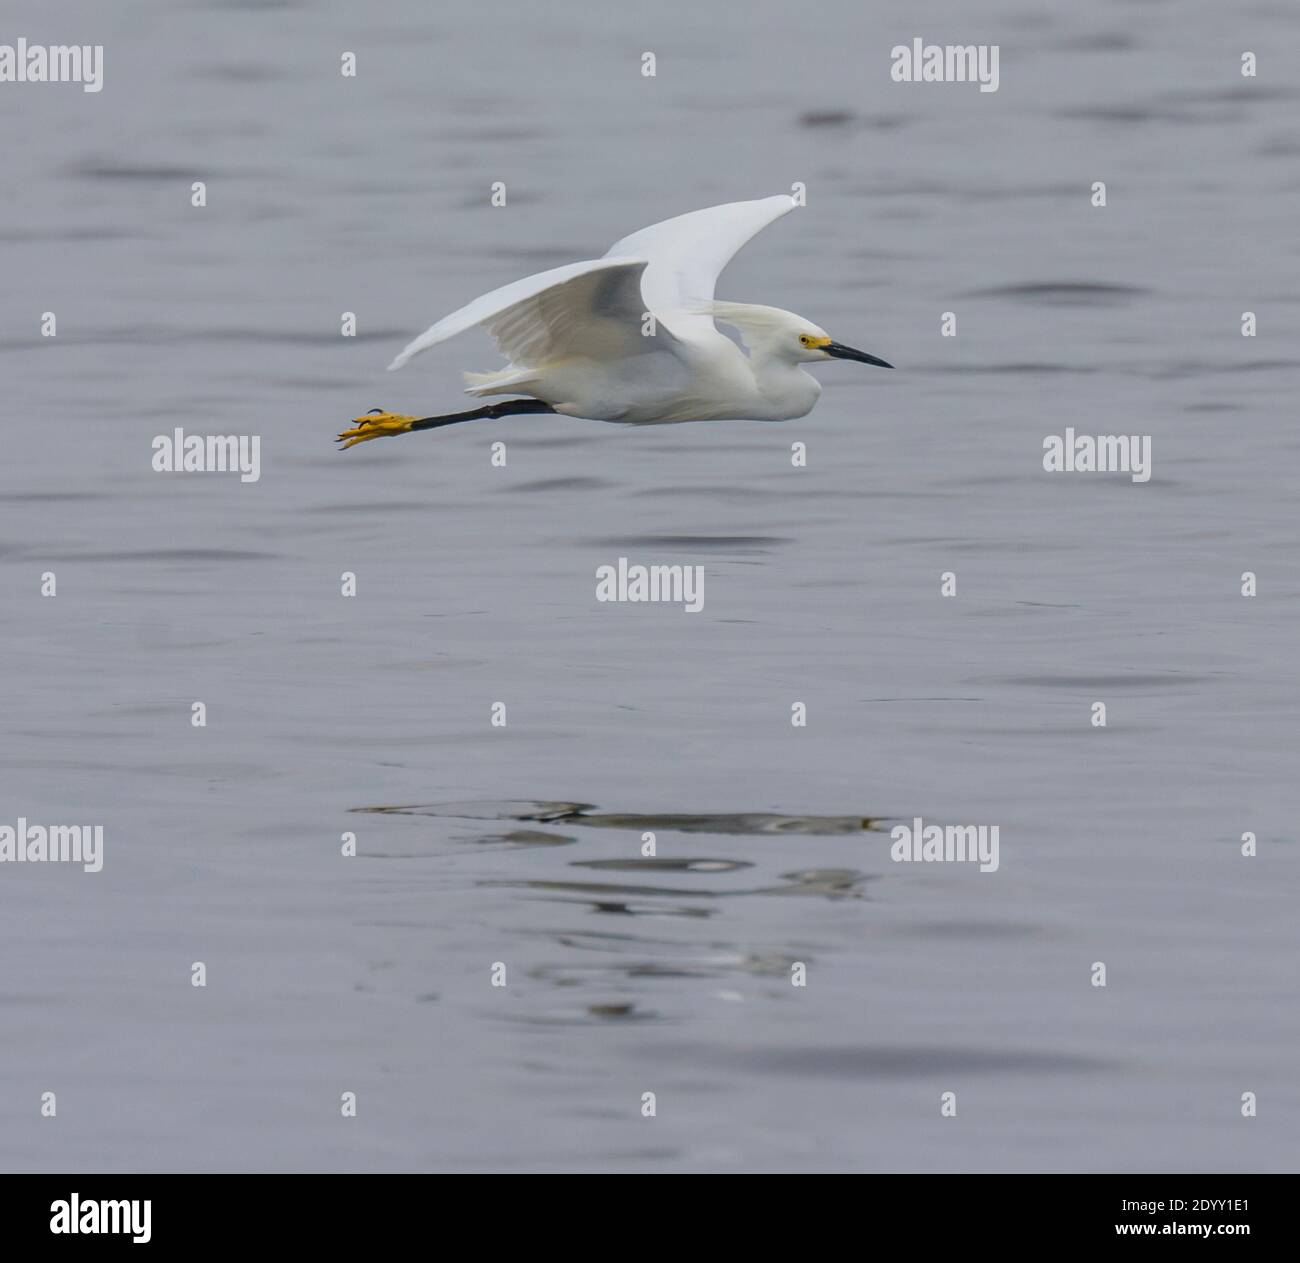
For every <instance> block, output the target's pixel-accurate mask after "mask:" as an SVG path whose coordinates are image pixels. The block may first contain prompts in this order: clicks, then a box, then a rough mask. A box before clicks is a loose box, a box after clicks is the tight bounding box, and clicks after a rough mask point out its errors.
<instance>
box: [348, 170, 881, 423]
mask: <svg viewBox="0 0 1300 1263" xmlns="http://www.w3.org/2000/svg"><path fill="white" fill-rule="evenodd" d="M796 205H797V203H796V202H795V200H794V199H793V198H792V197H788V196H786V195H784V194H781V195H778V196H776V197H765V198H759V199H758V200H757V201H752V202H731V203H729V204H727V205H725V206H713V207H709V208H708V209H707V210H698V211H692V212H690V213H689V214H685V215H678V216H677V217H676V218H674V219H667V220H664V221H663V222H662V223H659V224H653V225H651V226H650V227H649V228H642V229H641V230H640V231H639V232H634V233H632V234H631V235H630V236H627V237H624V238H623V239H622V240H620V241H617V242H615V243H614V245H613V246H611V247H610V249H609V251H608V253H606V254H605V256H604V257H603V258H600V259H588V260H586V261H584V262H581V263H570V264H567V265H566V266H564V267H558V268H552V269H550V270H549V271H547V272H539V273H538V274H537V275H535V276H529V277H525V278H524V279H523V280H521V281H514V282H513V283H512V284H509V285H503V286H502V287H501V288H500V289H495V290H493V291H492V292H491V293H489V294H484V295H483V296H482V297H481V298H476V299H474V301H473V302H471V303H467V304H466V305H465V306H464V307H462V308H460V309H459V310H458V311H454V312H452V313H451V315H449V316H444V317H443V318H442V319H441V320H439V321H438V323H437V324H435V325H433V326H432V327H431V328H429V329H427V330H426V331H425V332H424V333H422V334H421V335H420V336H419V337H418V338H416V339H415V340H414V341H413V342H411V343H410V345H409V346H407V347H406V348H405V349H404V350H403V351H402V352H401V354H399V355H398V356H397V358H396V359H395V360H393V362H392V363H391V364H390V365H389V366H388V367H389V368H390V369H396V368H401V367H402V365H404V364H406V363H407V362H408V361H409V360H411V359H412V358H414V357H415V356H417V355H419V354H420V353H421V352H422V351H427V350H428V349H429V348H430V347H432V346H437V345H438V344H439V343H440V342H445V341H446V340H447V339H448V338H452V337H455V336H456V334H458V333H463V332H464V331H465V330H467V329H470V328H473V327H475V326H478V325H481V326H483V327H485V328H486V329H487V331H488V332H489V333H490V334H491V335H492V337H493V338H494V339H495V340H496V343H497V346H498V348H499V349H500V351H501V353H502V354H503V355H504V356H505V357H506V359H507V360H508V361H509V363H508V365H507V366H506V367H505V368H504V369H500V370H497V371H495V372H489V373H466V374H465V379H466V391H467V393H469V394H471V395H475V396H478V397H483V396H489V395H502V394H511V395H525V396H528V398H529V399H530V400H536V401H540V402H539V403H531V404H529V405H528V406H527V410H531V411H537V410H543V411H545V410H548V407H549V410H554V411H555V412H559V413H563V414H565V415H568V416H575V417H589V418H592V419H594V420H601V421H623V422H630V423H636V424H643V425H646V424H663V423H668V422H678V421H706V420H718V419H723V418H751V419H753V420H760V421H784V420H787V419H790V418H792V417H801V416H803V415H804V414H805V413H807V412H808V411H809V410H810V409H811V408H812V406H813V405H814V404H815V403H816V402H817V399H818V396H819V395H820V394H821V386H820V384H819V383H818V382H817V380H816V378H814V377H813V376H812V375H811V374H809V373H806V372H804V371H803V369H802V368H800V367H799V365H800V364H801V363H808V362H812V361H816V360H827V359H837V358H838V359H858V360H862V361H865V362H867V363H871V364H880V365H882V366H884V367H888V365H886V364H885V362H884V361H883V360H878V359H876V358H875V357H874V356H869V355H866V354H864V353H863V352H860V351H854V350H852V349H851V348H849V347H844V346H841V345H840V344H839V343H837V342H832V341H831V339H830V336H829V335H828V334H827V333H826V332H825V331H824V330H823V329H820V328H818V327H817V326H816V325H814V324H812V323H811V322H810V321H807V320H804V319H803V318H802V317H801V316H796V315H794V314H793V313H792V312H788V311H782V310H780V309H779V308H776V307H759V306H754V305H751V304H746V303H722V302H717V301H716V300H715V299H714V286H715V285H716V283H717V279H718V274H719V273H720V272H721V271H722V269H723V268H724V267H726V265H727V263H728V262H729V261H730V260H731V259H732V257H733V256H734V255H735V254H736V252H737V251H738V250H739V249H740V248H741V247H742V246H743V245H744V244H745V243H746V242H747V241H749V240H750V238H751V237H753V236H754V235H755V234H756V233H757V232H759V231H760V230H761V229H762V228H764V227H766V226H767V225H768V224H770V223H772V222H773V221H774V220H777V219H779V218H780V217H781V216H782V215H787V214H789V213H790V211H792V210H794V209H795V207H796ZM648 317H653V320H650V319H648ZM719 321H720V322H722V323H724V324H727V325H730V326H732V327H733V328H734V329H736V330H737V332H738V333H739V334H740V337H741V339H742V340H743V343H744V346H743V347H741V346H739V345H737V343H736V342H734V341H733V340H732V339H731V338H729V337H727V336H726V335H725V334H723V333H722V332H721V331H720V330H719V329H718V327H717V322H719ZM510 410H511V409H510V406H509V405H508V404H497V405H494V406H493V407H491V408H488V409H481V410H479V411H477V412H469V413H459V414H455V415H454V417H447V418H437V417H430V418H424V419H423V421H418V420H416V419H415V418H411V417H398V416H394V415H393V414H390V413H380V414H378V416H371V417H369V418H367V417H358V418H357V428H356V429H355V430H351V431H348V432H347V433H345V434H343V435H341V436H340V438H342V439H344V440H347V441H346V442H345V443H344V446H351V445H352V443H353V442H363V441H365V440H366V439H370V438H377V437H380V435H382V434H396V433H404V432H405V431H406V430H410V429H413V428H414V429H421V428H431V427H432V425H434V424H435V423H437V424H448V423H450V421H452V420H458V421H459V420H471V419H473V418H475V417H477V416H497V415H506V414H508V413H509V411H510ZM520 410H523V409H520Z"/></svg>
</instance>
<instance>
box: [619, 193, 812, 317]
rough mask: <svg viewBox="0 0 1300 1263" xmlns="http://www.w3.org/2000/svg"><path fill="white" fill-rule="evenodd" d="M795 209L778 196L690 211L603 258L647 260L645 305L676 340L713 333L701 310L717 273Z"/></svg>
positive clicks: (645, 231) (628, 240) (636, 235)
mask: <svg viewBox="0 0 1300 1263" xmlns="http://www.w3.org/2000/svg"><path fill="white" fill-rule="evenodd" d="M797 205H798V203H797V202H796V201H795V200H794V198H793V197H790V196H788V195H786V194H784V193H779V194H777V196H775V197H760V198H758V199H757V200H756V201H753V202H728V203H727V204H726V205H725V206H710V207H709V208H708V209H707V210H698V211H690V212H689V213H688V214H685V215H678V216H677V217H676V218H675V219H665V220H664V221H663V223H660V224H651V225H650V227H649V228H642V229H641V231H640V232H634V233H633V234H632V235H631V236H630V237H624V238H623V239H622V240H621V241H617V242H615V243H614V245H612V246H611V247H610V249H609V253H608V254H606V256H605V257H606V258H607V259H610V258H615V257H622V258H638V259H648V260H649V263H648V265H647V267H646V270H645V275H644V276H643V277H642V278H641V293H642V295H643V297H644V298H645V302H646V307H647V309H648V310H649V311H652V312H654V314H655V316H656V317H657V318H658V319H659V320H660V321H661V322H662V323H664V324H666V325H668V326H669V328H670V329H671V330H672V331H673V332H674V333H675V334H677V336H678V337H680V338H689V337H690V336H691V335H692V333H697V334H698V333H700V332H706V333H707V332H713V330H714V325H713V318H712V316H710V315H708V314H706V313H705V312H704V311H703V310H702V309H704V308H706V307H707V306H708V304H709V303H710V302H711V301H712V300H713V288H714V285H715V284H716V283H717V279H718V274H719V273H720V272H721V271H722V269H723V268H725V267H726V266H727V264H728V263H729V262H730V261H731V259H732V258H733V257H734V256H735V255H736V253H737V251H739V250H740V248H741V246H743V245H744V244H745V243H746V242H747V241H749V240H750V238H752V237H753V236H754V235H755V234H756V233H758V232H759V231H760V230H762V229H763V228H766V227H767V225H768V224H770V223H772V222H773V221H774V220H777V219H780V218H781V216H782V215H788V214H789V213H790V212H791V211H792V210H794V208H795V207H796V206H797Z"/></svg>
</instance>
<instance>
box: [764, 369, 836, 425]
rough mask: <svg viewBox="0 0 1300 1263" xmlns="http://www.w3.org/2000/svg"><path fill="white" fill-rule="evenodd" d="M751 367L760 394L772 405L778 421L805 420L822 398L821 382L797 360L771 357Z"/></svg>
mask: <svg viewBox="0 0 1300 1263" xmlns="http://www.w3.org/2000/svg"><path fill="white" fill-rule="evenodd" d="M755 360H756V361H757V362H756V363H755V362H754V361H755ZM751 363H753V364H754V380H755V381H756V382H757V384H758V389H759V393H760V394H761V395H762V396H763V398H764V399H766V400H768V401H770V403H771V405H772V414H773V416H774V417H776V418H777V419H778V420H782V421H785V420H789V419H791V418H793V417H802V416H804V415H805V414H806V413H809V412H811V411H812V408H813V405H814V404H815V403H816V402H817V400H818V399H819V398H820V397H821V393H822V385H821V382H819V381H818V380H817V379H816V378H815V377H814V376H813V375H812V374H811V373H805V372H804V370H803V369H802V368H801V367H800V365H799V364H798V363H796V362H795V361H794V360H789V359H786V358H785V357H784V356H772V355H769V356H762V357H758V356H755V357H753V359H751Z"/></svg>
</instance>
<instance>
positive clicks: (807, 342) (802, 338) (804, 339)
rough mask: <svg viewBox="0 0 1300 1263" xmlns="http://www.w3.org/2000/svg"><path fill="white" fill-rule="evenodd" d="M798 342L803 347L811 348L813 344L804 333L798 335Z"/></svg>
mask: <svg viewBox="0 0 1300 1263" xmlns="http://www.w3.org/2000/svg"><path fill="white" fill-rule="evenodd" d="M799 342H800V344H801V345H803V346H812V344H813V340H812V338H811V337H810V336H809V335H808V334H806V333H801V334H800V335H799Z"/></svg>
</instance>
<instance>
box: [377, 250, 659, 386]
mask: <svg viewBox="0 0 1300 1263" xmlns="http://www.w3.org/2000/svg"><path fill="white" fill-rule="evenodd" d="M645 267H646V261H645V259H643V258H629V257H620V258H613V257H610V256H608V255H606V257H605V258H603V259H588V260H586V261H585V262H582V263H568V264H565V266H564V267H558V268H552V269H551V270H550V271H549V272H538V273H537V275H536V276H527V277H525V278H524V279H523V280H522V281H515V282H514V283H513V284H510V285H503V286H502V287H501V288H500V289H494V290H493V291H492V292H491V293H490V294H484V295H483V296H482V298H476V299H474V301H473V302H472V303H467V304H466V305H465V306H464V307H462V308H460V310H459V311H453V312H452V313H451V315H450V316H444V317H443V318H442V319H441V320H439V321H438V323H437V324H436V325H434V326H433V327H432V328H430V329H427V330H425V332H424V333H422V334H420V336H419V337H418V338H416V339H415V341H414V342H412V343H411V344H410V345H409V346H407V347H406V348H405V350H403V351H402V353H401V354H400V355H398V357H397V358H396V359H395V360H394V361H393V362H392V363H391V364H390V365H389V366H388V367H389V368H390V369H394V368H401V367H402V365H403V364H405V363H406V362H407V361H408V360H409V359H411V358H412V357H413V356H416V355H419V354H420V352H421V351H426V350H428V348H429V347H431V346H435V345H436V344H437V343H439V342H445V341H446V340H447V339H448V338H452V337H455V336H456V334H458V333H463V332H464V331H465V330H466V329H470V328H472V327H473V326H474V325H486V326H487V330H488V332H489V333H490V334H491V335H492V336H493V337H494V338H495V339H496V342H497V345H498V347H500V349H501V353H502V354H503V355H504V356H505V357H506V358H507V359H508V360H510V362H511V363H512V364H518V365H521V366H531V365H537V364H545V363H548V362H550V361H553V360H557V359H563V358H565V357H566V356H568V355H574V354H583V355H591V356H595V357H597V358H604V357H609V358H614V357H616V356H625V355H636V354H642V353H645V352H650V351H655V350H665V349H667V348H666V345H665V343H666V342H667V341H669V340H671V336H672V335H671V334H669V335H667V337H666V338H664V339H663V340H661V341H660V342H659V345H656V339H655V338H643V337H642V336H641V321H642V317H643V315H644V313H645V311H646V310H647V308H646V303H645V300H644V299H643V298H642V296H641V274H642V273H643V272H644V271H645Z"/></svg>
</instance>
